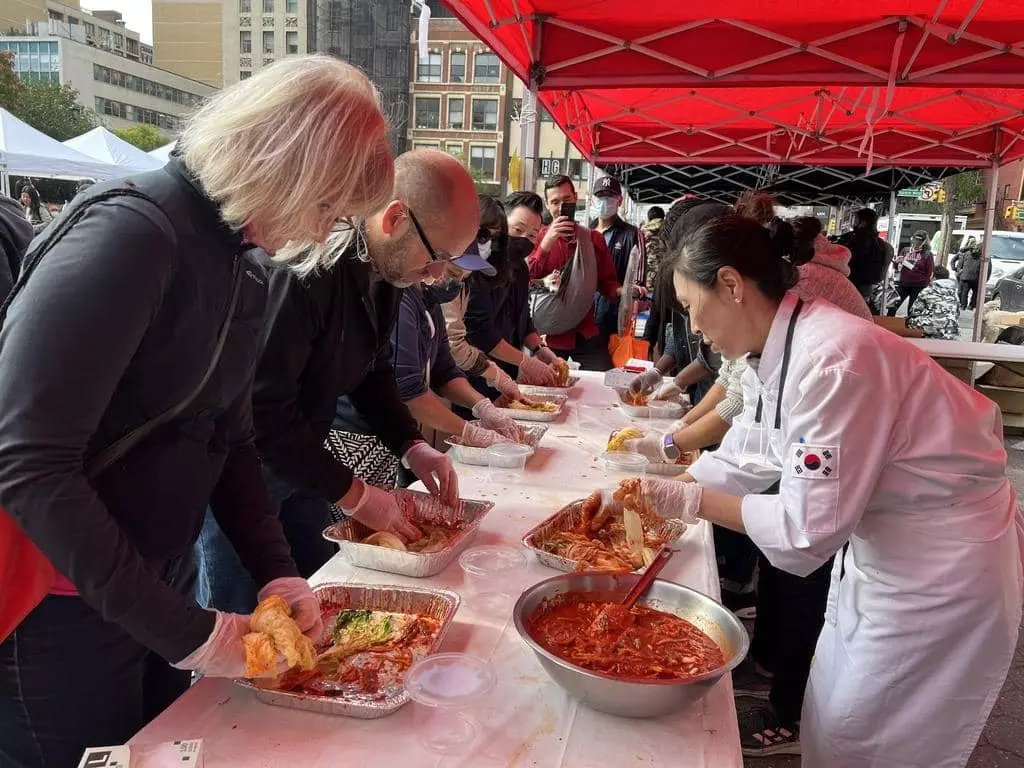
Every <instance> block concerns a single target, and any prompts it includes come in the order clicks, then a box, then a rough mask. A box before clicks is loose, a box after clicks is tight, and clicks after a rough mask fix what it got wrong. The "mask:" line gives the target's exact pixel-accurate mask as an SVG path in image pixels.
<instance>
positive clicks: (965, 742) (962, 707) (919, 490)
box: [644, 216, 1024, 768]
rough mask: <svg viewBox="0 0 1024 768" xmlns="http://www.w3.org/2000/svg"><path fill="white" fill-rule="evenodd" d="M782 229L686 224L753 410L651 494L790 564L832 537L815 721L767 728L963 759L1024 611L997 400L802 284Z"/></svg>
mask: <svg viewBox="0 0 1024 768" xmlns="http://www.w3.org/2000/svg"><path fill="white" fill-rule="evenodd" d="M786 229H788V228H786V227H779V228H776V232H775V236H774V237H773V235H772V234H770V233H769V231H768V230H766V229H765V228H764V227H761V226H760V225H758V224H757V223H756V222H751V221H748V220H745V219H742V218H740V217H736V216H725V217H721V218H717V219H714V220H712V221H710V222H708V223H707V224H705V225H704V226H702V227H701V228H700V229H698V230H697V231H696V232H694V233H693V234H692V235H691V236H690V237H689V238H688V239H687V240H686V241H685V242H684V244H683V249H682V254H681V257H680V259H679V261H678V262H677V264H676V273H675V275H674V278H673V279H674V283H675V289H676V294H677V296H678V298H679V300H680V302H681V303H682V304H683V306H685V307H688V308H689V312H690V318H691V321H692V323H693V328H694V330H695V331H697V332H699V333H701V334H703V335H704V336H705V337H706V338H707V339H708V340H710V341H712V342H714V343H715V344H716V345H717V346H718V347H720V348H721V350H722V354H723V355H725V356H727V357H732V358H735V357H739V356H741V355H744V354H749V355H750V358H749V368H748V370H747V373H746V375H745V377H744V379H743V384H744V396H745V397H744V402H745V408H744V412H743V413H742V415H741V416H740V417H739V418H737V420H736V422H735V423H734V425H733V428H732V429H731V430H730V431H729V433H728V435H727V436H726V438H725V440H724V441H723V443H722V446H721V448H720V449H719V450H717V451H715V452H714V453H709V454H705V455H704V456H702V457H701V458H700V459H699V460H698V461H697V462H696V463H695V464H694V465H693V467H692V468H691V470H690V476H691V477H690V478H688V479H692V480H694V481H695V482H692V483H678V482H673V481H657V480H654V481H648V480H644V488H645V492H646V493H647V494H648V497H649V500H650V501H651V502H652V503H653V505H654V507H655V509H656V510H657V511H658V512H659V513H660V514H662V515H668V514H671V515H674V516H677V517H680V518H682V519H684V520H687V521H689V522H695V521H696V520H697V519H699V518H703V519H705V520H709V521H711V522H713V523H716V524H718V525H724V526H728V527H730V528H732V529H733V530H736V531H742V532H746V533H747V534H748V535H749V536H750V537H751V538H752V539H753V541H754V543H755V544H756V545H757V546H758V548H759V549H760V550H761V551H762V552H764V553H765V555H766V556H767V557H768V559H769V560H770V561H771V562H772V563H773V564H774V565H775V566H777V567H778V568H781V569H783V570H785V571H788V572H790V573H794V574H797V575H806V574H809V573H811V572H812V571H814V570H815V569H817V568H820V567H821V566H822V564H823V563H825V562H827V561H828V559H829V558H830V557H832V556H833V555H835V559H836V563H835V567H834V569H833V571H832V583H831V587H830V590H829V599H828V605H827V607H826V611H825V626H824V628H823V629H822V633H821V636H820V638H819V639H818V644H817V649H816V652H815V660H814V663H813V666H812V668H811V675H810V680H809V683H808V686H807V694H806V697H805V699H804V705H803V717H802V721H801V723H799V724H797V723H779V724H777V726H778V729H773V730H772V731H771V734H772V735H771V736H767V738H769V739H772V740H774V739H776V738H779V739H781V738H783V734H782V731H787V732H791V731H792V730H793V729H795V728H797V727H799V726H802V733H801V735H800V736H801V738H800V741H801V742H802V752H803V756H804V761H803V764H804V765H806V766H810V767H811V768H823V767H827V766H842V768H868V767H869V766H872V767H875V768H877V767H878V766H892V767H893V768H895V766H929V768H959V767H960V766H963V765H965V764H966V762H967V759H968V757H969V756H970V754H971V751H972V749H973V747H974V745H975V743H976V742H977V739H978V735H979V734H980V732H981V729H982V727H983V725H984V723H985V720H986V718H987V717H988V714H989V712H990V711H991V709H992V705H993V703H994V702H995V699H996V696H997V695H998V693H999V689H1000V687H1001V686H1002V683H1003V680H1004V679H1005V677H1006V673H1007V670H1008V668H1009V665H1010V661H1011V659H1012V657H1013V652H1014V648H1015V646H1016V642H1017V634H1018V627H1019V626H1020V620H1021V594H1022V566H1021V547H1022V534H1024V520H1022V517H1021V514H1020V512H1019V511H1018V509H1017V502H1016V495H1015V492H1014V489H1013V486H1012V485H1011V484H1010V482H1009V480H1008V479H1007V477H1006V452H1005V450H1004V448H1003V438H1002V422H1001V418H1000V413H999V409H998V408H997V407H996V406H995V405H994V404H993V403H992V402H991V401H990V400H988V399H987V398H985V397H983V396H982V395H980V394H978V393H977V392H975V391H974V390H972V389H970V388H969V387H966V386H965V385H964V384H963V383H961V382H960V381H958V380H957V379H955V378H953V377H952V376H950V375H949V374H948V373H946V372H945V371H944V370H943V369H942V368H941V367H940V366H939V365H938V364H937V363H935V362H934V361H933V360H932V359H931V358H929V357H928V356H927V355H925V354H924V353H922V352H920V351H919V350H917V348H916V347H914V346H913V345H911V344H910V343H908V342H907V341H905V340H904V339H901V338H900V337H898V336H896V335H895V334H892V333H889V332H888V331H885V330H884V329H881V328H879V327H878V326H876V325H874V324H872V323H869V322H866V321H864V320H862V319H860V318H857V317H854V316H852V315H850V314H849V313H847V312H843V311H841V310H839V309H837V308H836V307H834V306H833V305H831V304H829V303H827V302H823V301H803V300H802V299H800V298H799V297H798V296H797V295H796V294H795V293H792V292H791V291H790V290H789V289H790V288H792V287H793V286H794V285H795V284H796V277H797V276H796V270H795V269H794V267H793V265H792V264H791V263H790V262H789V261H788V260H786V258H784V257H787V256H788V257H792V254H790V253H787V251H788V250H792V243H793V235H792V231H789V232H786V231H784V230H786ZM783 243H788V245H786V246H785V247H783V246H782V245H781V244H783ZM775 483H779V486H780V487H779V492H778V494H765V493H764V491H765V490H767V489H768V488H769V487H771V486H772V485H773V484H775Z"/></svg>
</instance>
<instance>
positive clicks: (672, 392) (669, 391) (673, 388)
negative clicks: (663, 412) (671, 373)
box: [651, 379, 683, 400]
mask: <svg viewBox="0 0 1024 768" xmlns="http://www.w3.org/2000/svg"><path fill="white" fill-rule="evenodd" d="M681 394H683V390H681V389H680V388H679V386H678V385H677V384H676V382H675V379H669V380H668V381H665V382H662V384H661V386H660V387H658V389H657V390H655V392H654V394H653V395H651V399H652V400H672V399H673V398H676V397H679V395H681Z"/></svg>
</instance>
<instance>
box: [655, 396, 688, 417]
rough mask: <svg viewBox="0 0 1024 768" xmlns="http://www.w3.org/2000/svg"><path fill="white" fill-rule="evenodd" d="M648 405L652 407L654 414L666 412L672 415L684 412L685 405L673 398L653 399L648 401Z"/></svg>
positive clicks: (665, 413)
mask: <svg viewBox="0 0 1024 768" xmlns="http://www.w3.org/2000/svg"><path fill="white" fill-rule="evenodd" d="M647 407H648V408H650V409H651V415H652V416H659V415H662V414H664V415H665V416H668V417H672V416H675V415H676V414H680V413H682V412H683V406H682V405H680V404H679V403H676V402H673V401H672V400H651V401H650V402H649V403H647Z"/></svg>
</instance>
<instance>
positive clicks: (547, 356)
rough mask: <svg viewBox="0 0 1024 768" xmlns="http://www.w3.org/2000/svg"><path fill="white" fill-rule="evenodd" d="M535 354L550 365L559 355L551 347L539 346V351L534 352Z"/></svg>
mask: <svg viewBox="0 0 1024 768" xmlns="http://www.w3.org/2000/svg"><path fill="white" fill-rule="evenodd" d="M533 356H534V357H536V358H537V359H538V360H540V361H541V362H542V363H547V364H548V365H553V364H554V362H555V360H557V359H558V355H556V354H555V353H554V352H552V351H551V348H550V347H537V351H536V352H534V353H533Z"/></svg>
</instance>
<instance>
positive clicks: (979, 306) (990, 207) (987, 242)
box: [971, 157, 999, 341]
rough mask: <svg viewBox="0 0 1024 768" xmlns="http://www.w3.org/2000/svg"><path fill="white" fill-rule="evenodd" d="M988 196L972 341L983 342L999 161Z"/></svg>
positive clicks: (992, 169)
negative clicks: (986, 285)
mask: <svg viewBox="0 0 1024 768" xmlns="http://www.w3.org/2000/svg"><path fill="white" fill-rule="evenodd" d="M989 173H990V174H991V177H990V178H989V180H988V195H987V196H986V198H985V234H984V240H982V245H981V267H980V270H979V272H978V284H977V285H976V286H975V287H974V331H973V333H972V334H971V341H981V335H982V331H983V323H984V319H985V283H987V282H988V266H989V263H990V262H991V259H990V258H989V254H990V253H991V251H992V230H993V228H994V226H995V220H996V206H997V205H999V200H998V197H999V160H998V159H997V157H996V158H993V159H992V168H991V170H990V171H989Z"/></svg>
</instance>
